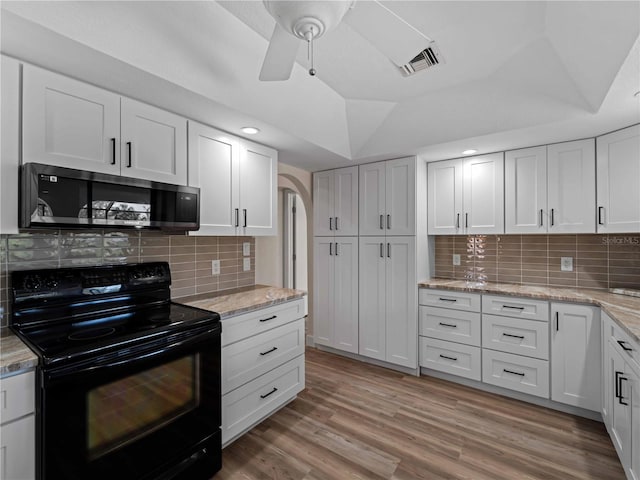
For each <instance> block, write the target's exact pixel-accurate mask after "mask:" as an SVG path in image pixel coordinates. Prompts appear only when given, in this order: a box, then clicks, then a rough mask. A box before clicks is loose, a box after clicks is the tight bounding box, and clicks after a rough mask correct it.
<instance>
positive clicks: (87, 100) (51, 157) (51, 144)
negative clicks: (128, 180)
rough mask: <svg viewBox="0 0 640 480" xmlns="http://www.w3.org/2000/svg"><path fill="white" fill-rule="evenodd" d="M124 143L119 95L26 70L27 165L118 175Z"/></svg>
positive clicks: (24, 139) (24, 123) (24, 145)
mask: <svg viewBox="0 0 640 480" xmlns="http://www.w3.org/2000/svg"><path fill="white" fill-rule="evenodd" d="M119 145H120V96H119V95H115V94H113V93H111V92H107V91H106V90H102V89H100V88H97V87H94V86H92V85H88V84H86V83H83V82H79V81H77V80H72V79H70V78H67V77H64V76H62V75H57V74H55V73H51V72H47V71H45V70H40V69H38V68H35V67H31V66H27V65H25V66H24V76H23V103H22V161H23V162H24V163H27V162H38V163H45V164H48V165H56V166H60V167H68V168H75V169H78V170H88V171H91V172H100V173H111V174H116V175H119V174H120V147H119ZM185 167H186V164H185Z"/></svg>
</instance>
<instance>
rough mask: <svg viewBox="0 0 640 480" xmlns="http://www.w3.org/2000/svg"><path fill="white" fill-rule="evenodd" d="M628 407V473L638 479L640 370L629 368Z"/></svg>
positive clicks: (639, 477) (639, 473) (639, 461)
mask: <svg viewBox="0 0 640 480" xmlns="http://www.w3.org/2000/svg"><path fill="white" fill-rule="evenodd" d="M627 377H628V378H629V380H628V383H629V389H630V392H629V403H630V405H629V408H630V409H631V455H630V457H631V458H630V461H629V469H628V473H629V475H630V477H631V479H632V480H640V371H638V370H634V369H632V368H629V370H628V371H627Z"/></svg>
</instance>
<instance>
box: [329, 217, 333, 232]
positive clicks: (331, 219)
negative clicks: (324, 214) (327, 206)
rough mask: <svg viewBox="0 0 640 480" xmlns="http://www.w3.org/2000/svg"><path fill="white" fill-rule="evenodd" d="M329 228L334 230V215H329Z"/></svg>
mask: <svg viewBox="0 0 640 480" xmlns="http://www.w3.org/2000/svg"><path fill="white" fill-rule="evenodd" d="M329 230H333V217H329Z"/></svg>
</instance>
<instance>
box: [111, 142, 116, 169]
mask: <svg viewBox="0 0 640 480" xmlns="http://www.w3.org/2000/svg"><path fill="white" fill-rule="evenodd" d="M115 164H116V139H115V138H112V139H111V165H115Z"/></svg>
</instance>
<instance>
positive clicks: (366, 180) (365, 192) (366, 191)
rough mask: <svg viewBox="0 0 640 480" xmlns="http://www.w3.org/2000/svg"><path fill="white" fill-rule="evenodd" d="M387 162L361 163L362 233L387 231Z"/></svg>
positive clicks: (360, 202)
mask: <svg viewBox="0 0 640 480" xmlns="http://www.w3.org/2000/svg"><path fill="white" fill-rule="evenodd" d="M385 181H386V166H385V162H378V163H369V164H365V165H360V185H359V200H360V201H359V210H360V215H359V216H360V218H359V220H360V235H384V234H385V232H386V228H387V227H386V226H387V224H386V218H385V214H386V211H385V207H386V193H387V192H386V188H385Z"/></svg>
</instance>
